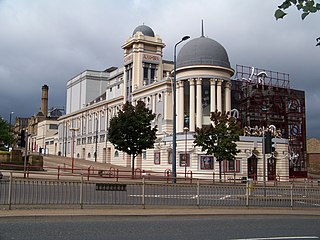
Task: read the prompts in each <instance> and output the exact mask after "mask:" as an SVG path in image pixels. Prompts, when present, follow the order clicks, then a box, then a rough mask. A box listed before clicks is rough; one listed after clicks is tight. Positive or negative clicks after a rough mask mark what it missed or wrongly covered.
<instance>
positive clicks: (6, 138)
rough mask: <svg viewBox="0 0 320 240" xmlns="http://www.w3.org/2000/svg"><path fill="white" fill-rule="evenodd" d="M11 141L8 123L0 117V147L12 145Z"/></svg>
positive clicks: (11, 135)
mask: <svg viewBox="0 0 320 240" xmlns="http://www.w3.org/2000/svg"><path fill="white" fill-rule="evenodd" d="M13 142H14V136H13V133H12V132H11V131H10V126H9V124H8V123H7V122H6V121H5V120H3V118H1V117H0V147H1V146H3V145H12V144H13Z"/></svg>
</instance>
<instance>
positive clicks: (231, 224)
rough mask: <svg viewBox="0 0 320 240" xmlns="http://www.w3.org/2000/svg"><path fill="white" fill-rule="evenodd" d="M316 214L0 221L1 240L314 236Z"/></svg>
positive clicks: (319, 231)
mask: <svg viewBox="0 0 320 240" xmlns="http://www.w3.org/2000/svg"><path fill="white" fill-rule="evenodd" d="M319 226H320V218H319V217H316V216H292V215H290V216H289V215H273V216H270V215H254V216H250V215H248V216H241V215H216V216H180V217H179V216H132V217H130V216H92V217H90V216H85V217H84V216H83V217H81V216H79V217H78V218H77V219H76V220H75V219H74V218H73V219H68V218H65V217H43V218H41V219H39V220H36V219H34V220H30V219H29V218H9V219H8V218H3V219H0V240H7V239H15V240H20V239H23V240H25V239H32V240H33V239H35V240H38V239H39V240H40V239H41V240H42V239H47V240H56V239H59V240H65V239H68V240H73V239H74V240H89V239H94V240H100V239H101V240H102V239H103V240H105V239H108V240H109V239H111V240H112V239H117V240H118V239H121V240H133V239H152V240H158V239H159V240H160V239H172V240H182V239H183V240H189V239H190V240H191V239H201V240H206V239H319V236H320V228H319Z"/></svg>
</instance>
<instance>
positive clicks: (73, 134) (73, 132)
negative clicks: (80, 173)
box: [70, 128, 79, 173]
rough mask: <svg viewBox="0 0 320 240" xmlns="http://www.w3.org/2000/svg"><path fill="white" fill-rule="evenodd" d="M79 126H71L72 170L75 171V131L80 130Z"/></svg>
mask: <svg viewBox="0 0 320 240" xmlns="http://www.w3.org/2000/svg"><path fill="white" fill-rule="evenodd" d="M78 130H79V128H70V131H71V132H72V144H71V172H72V173H73V171H74V137H75V131H78Z"/></svg>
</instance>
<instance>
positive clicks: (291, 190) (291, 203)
mask: <svg viewBox="0 0 320 240" xmlns="http://www.w3.org/2000/svg"><path fill="white" fill-rule="evenodd" d="M290 188H291V189H290V205H291V209H293V184H292V183H291V187H290Z"/></svg>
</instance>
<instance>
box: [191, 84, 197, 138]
mask: <svg viewBox="0 0 320 240" xmlns="http://www.w3.org/2000/svg"><path fill="white" fill-rule="evenodd" d="M189 83H190V108H189V131H190V132H195V126H196V123H195V120H196V119H195V112H196V105H195V85H194V79H189Z"/></svg>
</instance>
